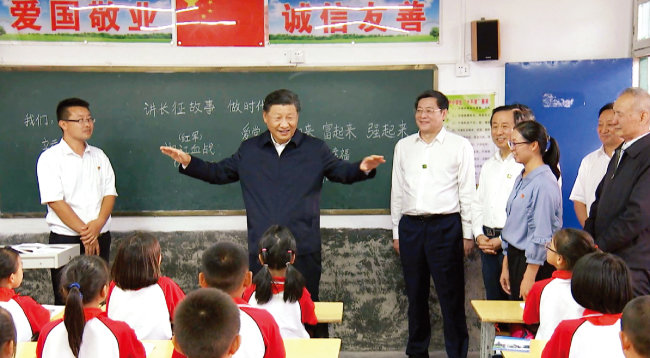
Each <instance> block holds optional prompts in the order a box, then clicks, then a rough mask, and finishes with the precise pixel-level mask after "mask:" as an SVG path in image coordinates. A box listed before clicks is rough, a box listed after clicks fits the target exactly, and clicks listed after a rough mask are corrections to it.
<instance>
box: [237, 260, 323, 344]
mask: <svg viewBox="0 0 650 358" xmlns="http://www.w3.org/2000/svg"><path fill="white" fill-rule="evenodd" d="M248 266H249V268H250V270H251V271H252V272H253V275H255V274H256V273H257V271H259V270H260V269H261V268H262V265H261V264H260V261H259V259H258V255H257V254H249V262H248ZM293 266H294V267H295V268H296V269H297V270H298V271H300V273H301V274H302V275H303V277H305V287H306V288H307V291H309V294H310V295H311V299H312V300H313V301H314V302H316V301H320V298H319V297H318V294H319V285H320V276H321V272H322V265H321V252H320V251H318V252H314V253H311V254H303V255H301V254H298V255H296V261H295V263H294V265H293ZM307 330H308V331H310V332H311V333H312V334H313V337H314V338H328V337H329V332H328V325H327V324H326V323H319V324H317V325H316V326H309V325H307Z"/></svg>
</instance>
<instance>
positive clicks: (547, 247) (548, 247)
mask: <svg viewBox="0 0 650 358" xmlns="http://www.w3.org/2000/svg"><path fill="white" fill-rule="evenodd" d="M551 243H552V241H549V242H547V243H546V245H544V247H545V248H546V250H549V251H552V252H555V253H556V254H557V251H555V250H554V249H552V248H551Z"/></svg>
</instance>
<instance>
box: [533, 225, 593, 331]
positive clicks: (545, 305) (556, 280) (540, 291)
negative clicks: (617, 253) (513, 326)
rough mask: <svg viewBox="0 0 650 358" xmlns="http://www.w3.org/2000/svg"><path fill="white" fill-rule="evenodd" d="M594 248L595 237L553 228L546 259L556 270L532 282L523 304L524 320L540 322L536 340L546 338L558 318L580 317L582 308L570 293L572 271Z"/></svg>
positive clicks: (555, 325) (574, 230)
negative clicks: (549, 276)
mask: <svg viewBox="0 0 650 358" xmlns="http://www.w3.org/2000/svg"><path fill="white" fill-rule="evenodd" d="M594 251H596V247H595V246H594V239H593V238H592V237H591V235H589V233H587V232H586V231H582V230H578V229H562V230H559V231H556V232H555V234H554V235H553V238H552V239H551V241H549V243H548V244H547V245H546V261H547V262H548V263H549V264H551V265H553V266H554V267H555V268H556V271H554V272H553V276H552V278H549V279H546V280H541V281H537V282H535V284H534V285H533V288H532V289H531V290H530V293H529V294H528V297H526V306H525V307H524V322H525V323H526V324H534V323H539V329H538V330H537V334H536V335H535V339H543V340H549V339H550V338H551V335H552V334H553V331H554V330H555V327H557V325H558V324H559V323H560V322H561V321H563V320H565V319H573V318H580V317H582V314H583V313H584V311H585V309H584V308H583V307H582V306H580V305H579V304H577V303H576V301H575V300H574V299H573V296H572V295H571V270H573V266H574V265H575V263H576V262H577V261H578V260H579V259H580V258H581V257H582V256H584V255H586V254H589V253H592V252H594Z"/></svg>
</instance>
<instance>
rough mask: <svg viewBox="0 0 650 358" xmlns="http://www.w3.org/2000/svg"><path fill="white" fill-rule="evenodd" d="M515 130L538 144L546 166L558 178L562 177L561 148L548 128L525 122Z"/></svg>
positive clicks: (518, 124)
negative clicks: (560, 164) (560, 165)
mask: <svg viewBox="0 0 650 358" xmlns="http://www.w3.org/2000/svg"><path fill="white" fill-rule="evenodd" d="M515 130H516V131H517V132H519V134H521V136H522V137H523V138H524V139H525V140H526V141H527V142H528V143H534V142H537V145H538V147H539V153H540V154H541V155H542V159H543V160H544V163H545V164H548V166H549V167H550V168H551V171H552V172H553V174H554V175H555V177H556V178H559V177H560V167H559V163H560V147H559V146H558V144H557V141H556V140H555V138H553V137H550V136H549V135H548V132H547V131H546V128H545V127H544V126H543V125H542V124H541V123H539V122H536V121H530V120H527V121H523V122H519V123H517V125H516V126H515Z"/></svg>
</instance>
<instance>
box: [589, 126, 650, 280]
mask: <svg viewBox="0 0 650 358" xmlns="http://www.w3.org/2000/svg"><path fill="white" fill-rule="evenodd" d="M619 151H620V147H619V148H618V149H616V152H615V153H614V155H613V156H612V160H611V161H610V162H609V166H608V167H607V173H606V174H605V176H604V177H603V180H602V181H601V182H600V184H599V185H598V188H597V189H596V201H595V202H594V203H593V204H592V205H591V210H590V213H589V218H587V221H586V222H585V230H586V231H588V232H589V233H590V234H591V235H592V236H593V237H594V239H595V240H596V244H597V245H598V247H599V248H600V249H601V250H603V251H606V252H610V253H613V254H616V255H618V256H620V257H621V258H623V260H625V262H626V263H627V265H628V266H629V267H630V268H638V269H641V268H642V269H646V270H647V269H650V134H648V135H646V136H645V137H643V138H641V139H639V140H638V141H636V142H635V143H634V144H632V145H631V146H630V147H629V148H628V149H627V150H625V151H624V152H623V157H622V158H621V162H620V164H619V165H618V168H616V159H617V158H618V153H619Z"/></svg>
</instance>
